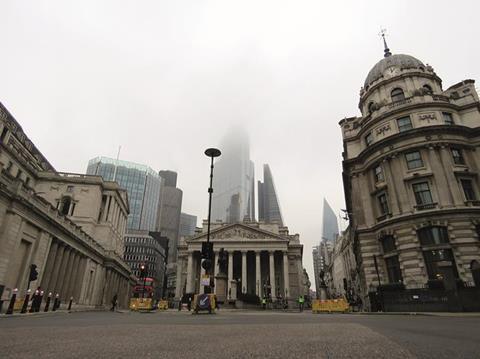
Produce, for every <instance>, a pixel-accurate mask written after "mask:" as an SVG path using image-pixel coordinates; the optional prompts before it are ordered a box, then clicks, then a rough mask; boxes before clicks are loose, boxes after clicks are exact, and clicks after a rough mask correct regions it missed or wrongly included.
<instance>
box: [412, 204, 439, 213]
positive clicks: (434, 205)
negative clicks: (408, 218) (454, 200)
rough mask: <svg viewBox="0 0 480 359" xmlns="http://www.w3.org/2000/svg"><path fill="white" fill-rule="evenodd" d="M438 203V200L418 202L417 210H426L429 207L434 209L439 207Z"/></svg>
mask: <svg viewBox="0 0 480 359" xmlns="http://www.w3.org/2000/svg"><path fill="white" fill-rule="evenodd" d="M437 204H438V203H436V202H434V203H426V204H417V205H416V206H414V207H415V209H416V210H417V211H424V210H427V209H434V208H436V207H437Z"/></svg>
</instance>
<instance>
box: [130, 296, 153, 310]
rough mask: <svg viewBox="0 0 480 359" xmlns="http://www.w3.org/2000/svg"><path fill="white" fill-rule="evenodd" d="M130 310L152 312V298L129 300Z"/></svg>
mask: <svg viewBox="0 0 480 359" xmlns="http://www.w3.org/2000/svg"><path fill="white" fill-rule="evenodd" d="M129 308H130V310H152V309H153V302H152V298H130V305H129Z"/></svg>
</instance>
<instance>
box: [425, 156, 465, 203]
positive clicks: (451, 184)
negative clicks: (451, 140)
mask: <svg viewBox="0 0 480 359" xmlns="http://www.w3.org/2000/svg"><path fill="white" fill-rule="evenodd" d="M440 158H441V159H442V166H443V168H444V173H445V177H446V178H447V183H448V186H447V188H448V189H449V190H450V191H451V195H452V197H453V203H454V204H455V205H456V206H463V205H464V204H465V202H464V199H463V194H462V192H461V190H460V187H459V185H458V182H457V179H456V177H455V174H454V173H453V171H452V166H453V159H452V153H451V152H450V149H449V148H447V147H441V148H440ZM435 179H436V177H435ZM437 190H438V191H441V189H440V188H438V189H437ZM430 192H432V197H434V189H433V188H432V186H430ZM434 200H435V199H434Z"/></svg>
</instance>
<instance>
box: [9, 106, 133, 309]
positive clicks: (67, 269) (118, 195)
mask: <svg viewBox="0 0 480 359" xmlns="http://www.w3.org/2000/svg"><path fill="white" fill-rule="evenodd" d="M0 134H1V135H0V297H1V299H2V300H6V299H8V298H9V297H10V295H11V293H12V290H13V289H14V288H17V289H18V291H19V296H23V295H24V294H25V291H26V289H27V285H28V269H29V267H30V265H31V264H36V265H37V270H38V272H39V274H38V278H37V280H36V281H34V282H32V283H31V284H30V288H36V287H38V286H41V287H42V289H43V290H45V292H46V293H48V292H52V293H54V294H56V293H58V294H59V296H60V299H61V300H62V301H66V300H68V299H69V298H70V297H73V298H74V302H75V303H77V304H82V305H89V306H99V305H105V304H107V305H108V304H109V303H110V301H111V299H112V297H113V295H114V294H115V293H117V294H118V298H119V304H120V305H123V306H126V305H127V299H128V293H129V285H130V269H129V268H128V266H127V265H126V264H125V262H123V260H122V259H121V257H120V256H121V255H122V253H123V241H122V237H123V232H124V230H125V223H126V218H127V215H128V210H129V209H128V208H129V207H128V201H127V196H126V193H125V191H123V190H122V189H120V188H119V186H118V185H117V184H116V183H114V182H105V181H103V180H102V178H101V177H96V176H85V175H76V174H66V173H59V172H57V171H56V170H55V169H54V168H53V166H52V165H51V164H50V163H49V162H48V161H47V159H46V158H45V157H44V156H43V155H42V154H41V153H40V151H39V150H38V149H37V148H36V147H35V145H34V144H33V143H32V142H31V140H30V139H29V138H28V137H27V136H26V135H25V133H24V132H23V130H22V128H21V126H20V125H19V124H18V122H17V121H16V120H15V119H14V118H13V116H12V115H11V114H10V113H9V112H8V111H7V110H6V109H5V107H4V106H3V105H2V104H0Z"/></svg>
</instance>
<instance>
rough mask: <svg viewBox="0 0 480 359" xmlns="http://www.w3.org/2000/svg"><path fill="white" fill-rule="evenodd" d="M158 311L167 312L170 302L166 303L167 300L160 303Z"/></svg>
mask: <svg viewBox="0 0 480 359" xmlns="http://www.w3.org/2000/svg"><path fill="white" fill-rule="evenodd" d="M158 309H163V310H167V309H168V301H166V300H160V301H158Z"/></svg>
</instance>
